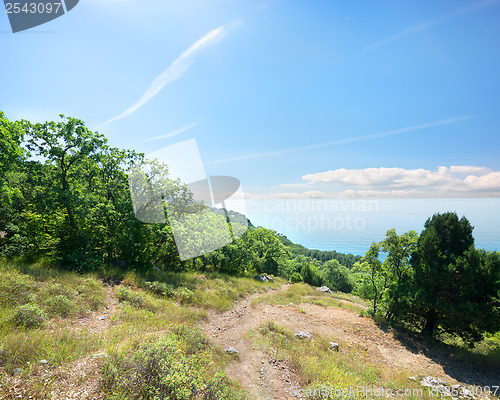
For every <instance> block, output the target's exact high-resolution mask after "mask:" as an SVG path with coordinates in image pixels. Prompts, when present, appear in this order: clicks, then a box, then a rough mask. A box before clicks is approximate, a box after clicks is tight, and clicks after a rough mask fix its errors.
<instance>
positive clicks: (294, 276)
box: [290, 272, 302, 283]
mask: <svg viewBox="0 0 500 400" xmlns="http://www.w3.org/2000/svg"><path fill="white" fill-rule="evenodd" d="M290 282H292V283H299V282H302V275H300V274H299V273H298V272H294V273H293V274H292V276H291V277H290Z"/></svg>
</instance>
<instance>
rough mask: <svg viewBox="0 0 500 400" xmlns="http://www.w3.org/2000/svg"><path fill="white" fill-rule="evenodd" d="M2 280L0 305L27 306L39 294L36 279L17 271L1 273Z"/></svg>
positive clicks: (0, 281)
mask: <svg viewBox="0 0 500 400" xmlns="http://www.w3.org/2000/svg"><path fill="white" fill-rule="evenodd" d="M0 278H1V279H0V305H7V306H14V305H17V304H25V303H27V302H28V300H29V297H30V295H33V294H34V293H37V292H38V287H37V285H36V282H35V281H34V279H33V278H31V277H30V276H27V275H22V274H19V273H18V272H17V271H0Z"/></svg>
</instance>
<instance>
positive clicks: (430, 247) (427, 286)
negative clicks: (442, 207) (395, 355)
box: [390, 212, 500, 343]
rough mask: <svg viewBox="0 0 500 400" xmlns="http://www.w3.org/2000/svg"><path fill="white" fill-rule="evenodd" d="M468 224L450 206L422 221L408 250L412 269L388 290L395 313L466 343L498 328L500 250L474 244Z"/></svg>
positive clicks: (499, 321) (424, 328)
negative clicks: (481, 248)
mask: <svg viewBox="0 0 500 400" xmlns="http://www.w3.org/2000/svg"><path fill="white" fill-rule="evenodd" d="M472 230H473V228H472V226H471V225H470V223H469V221H468V220H467V219H466V218H465V217H462V218H460V219H459V218H458V216H457V214H456V213H452V212H448V213H444V214H435V215H433V216H432V217H431V218H429V219H428V220H427V221H426V223H425V225H424V230H423V231H422V233H421V235H420V237H419V238H418V242H417V247H416V250H415V251H414V252H413V253H412V257H411V266H412V267H413V271H411V272H410V273H408V274H407V276H408V279H406V280H401V281H400V282H398V283H397V284H396V285H395V286H394V290H393V291H392V292H391V296H392V297H393V299H394V300H393V306H392V307H391V309H390V311H391V313H392V315H393V316H394V317H395V318H396V319H398V320H401V321H406V322H408V323H410V324H412V325H414V326H416V327H419V328H421V329H422V330H423V331H424V332H425V333H427V334H429V335H435V334H437V333H439V332H446V333H449V334H452V335H458V336H460V337H461V338H463V339H464V340H466V341H469V342H470V343H472V342H474V341H477V340H479V339H481V337H482V334H483V333H485V332H496V331H498V330H499V329H500V308H499V305H500V301H499V293H500V256H499V253H493V252H486V251H483V250H477V249H475V248H474V238H473V236H472Z"/></svg>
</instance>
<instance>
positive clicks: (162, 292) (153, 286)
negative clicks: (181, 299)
mask: <svg viewBox="0 0 500 400" xmlns="http://www.w3.org/2000/svg"><path fill="white" fill-rule="evenodd" d="M146 288H147V289H148V290H149V291H150V292H151V293H154V294H156V295H158V296H163V297H171V296H172V295H173V292H174V287H173V286H172V285H169V284H168V283H165V282H158V281H154V282H146Z"/></svg>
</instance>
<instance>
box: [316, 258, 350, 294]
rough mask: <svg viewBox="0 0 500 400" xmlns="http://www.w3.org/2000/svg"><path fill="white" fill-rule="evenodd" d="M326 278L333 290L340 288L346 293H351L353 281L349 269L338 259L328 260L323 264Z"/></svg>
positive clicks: (339, 289)
mask: <svg viewBox="0 0 500 400" xmlns="http://www.w3.org/2000/svg"><path fill="white" fill-rule="evenodd" d="M323 270H324V271H325V277H326V280H328V282H329V283H330V284H329V285H327V286H329V287H330V289H332V290H338V291H341V292H344V293H351V291H352V289H353V283H352V280H351V277H350V273H349V270H348V269H347V268H346V267H344V266H343V265H341V264H340V263H339V262H338V261H337V260H335V259H334V260H328V261H327V262H325V263H324V264H323Z"/></svg>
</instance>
